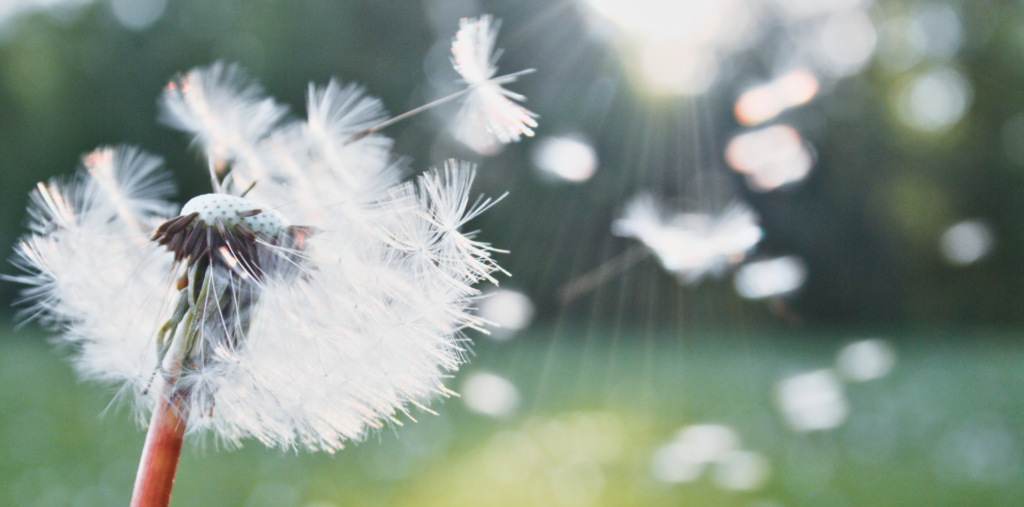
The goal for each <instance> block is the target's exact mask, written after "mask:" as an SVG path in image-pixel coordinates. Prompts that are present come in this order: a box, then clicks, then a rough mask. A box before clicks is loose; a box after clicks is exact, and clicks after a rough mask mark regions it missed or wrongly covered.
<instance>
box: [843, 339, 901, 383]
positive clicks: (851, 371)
mask: <svg viewBox="0 0 1024 507" xmlns="http://www.w3.org/2000/svg"><path fill="white" fill-rule="evenodd" d="M894 366H896V351H894V350H893V348H892V347H891V346H890V345H889V344H888V343H886V342H885V341H884V340H880V339H877V338H876V339H870V340H862V341H859V342H855V343H851V344H849V345H847V346H845V347H843V348H842V350H840V351H839V355H838V356H837V357H836V370H837V371H838V372H839V374H840V375H842V377H843V378H844V379H846V380H849V381H851V382H867V381H869V380H874V379H878V378H882V377H884V376H886V375H888V374H889V372H891V371H892V369H893V367H894Z"/></svg>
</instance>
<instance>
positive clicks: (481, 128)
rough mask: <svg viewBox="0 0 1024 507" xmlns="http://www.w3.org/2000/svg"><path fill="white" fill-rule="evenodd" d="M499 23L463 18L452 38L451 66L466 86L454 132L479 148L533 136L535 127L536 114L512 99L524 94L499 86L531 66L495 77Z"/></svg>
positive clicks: (498, 52) (519, 99)
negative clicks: (466, 89) (495, 44)
mask: <svg viewBox="0 0 1024 507" xmlns="http://www.w3.org/2000/svg"><path fill="white" fill-rule="evenodd" d="M500 25H501V23H500V22H498V21H495V20H494V18H492V17H491V16H489V15H485V16H481V17H479V18H463V19H461V20H459V31H458V32H457V33H456V34H455V38H454V39H453V40H452V65H453V66H454V67H455V70H456V72H458V73H459V75H461V76H462V79H463V80H465V82H466V84H467V85H469V95H468V96H467V97H466V100H465V103H464V104H463V106H462V110H461V112H460V113H459V117H458V119H457V120H456V130H455V135H456V137H457V138H458V139H459V140H460V141H462V142H463V143H465V144H466V145H468V146H470V147H471V148H474V149H476V150H478V151H484V150H486V149H487V147H489V146H492V145H495V144H497V143H501V144H507V143H510V142H514V141H518V140H519V139H520V137H522V136H527V137H532V136H533V129H534V128H536V127H537V121H536V120H534V118H536V116H537V115H535V114H534V113H532V112H530V111H529V110H527V109H526V108H524V107H522V106H520V105H519V104H516V103H515V102H513V101H512V99H514V100H517V101H520V102H521V101H524V100H526V97H524V96H522V95H520V94H518V93H514V92H511V91H509V90H506V89H505V88H503V87H502V85H504V84H507V83H511V82H513V81H515V80H516V79H518V77H519V76H521V75H523V74H525V73H528V72H532V69H530V70H526V71H521V72H516V73H513V74H508V75H505V76H499V77H494V75H495V74H496V73H497V72H498V67H497V60H498V57H499V56H501V51H500V50H499V51H497V52H495V50H494V42H495V40H496V39H497V37H498V28H499V26H500Z"/></svg>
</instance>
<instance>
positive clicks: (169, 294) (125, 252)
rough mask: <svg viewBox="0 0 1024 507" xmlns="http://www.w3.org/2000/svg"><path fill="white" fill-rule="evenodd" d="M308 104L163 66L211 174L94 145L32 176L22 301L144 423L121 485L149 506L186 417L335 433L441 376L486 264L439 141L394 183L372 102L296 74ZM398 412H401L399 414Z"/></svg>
mask: <svg viewBox="0 0 1024 507" xmlns="http://www.w3.org/2000/svg"><path fill="white" fill-rule="evenodd" d="M308 98H309V104H308V111H307V112H308V115H307V119H306V120H304V121H302V120H291V119H286V118H285V111H286V109H285V108H284V107H283V106H281V105H279V104H277V103H275V102H274V101H273V99H270V98H266V97H264V96H263V95H262V90H261V89H260V88H259V87H258V85H256V84H255V82H254V81H252V80H251V79H250V78H249V77H247V76H246V75H245V73H244V72H243V71H242V70H241V69H240V68H238V67H236V66H232V65H224V64H220V63H217V64H214V65H212V66H210V67H206V68H196V69H192V70H191V71H189V72H187V73H185V74H183V75H181V76H179V77H177V78H175V79H174V80H173V81H172V82H171V83H170V84H169V85H168V86H167V87H166V88H165V90H164V93H163V96H162V98H161V100H160V108H161V118H162V119H163V121H164V122H166V123H167V124H169V125H171V126H172V127H175V128H178V129H180V130H183V131H185V132H187V133H188V134H190V135H191V137H192V139H193V141H194V143H195V145H196V146H198V147H199V148H200V149H201V150H202V152H203V153H204V154H205V156H206V157H207V159H208V160H209V166H210V177H211V182H212V185H213V188H214V193H211V194H206V195H200V196H198V197H195V198H193V199H191V200H190V201H188V202H187V203H186V204H185V205H184V206H183V207H182V208H181V209H180V212H179V211H178V207H177V205H175V204H173V203H172V202H171V201H170V198H171V196H172V194H173V193H174V185H173V183H172V181H171V178H170V175H169V173H168V172H167V171H166V170H164V169H163V168H162V166H161V161H160V159H159V158H157V157H154V156H152V155H148V154H145V153H144V152H142V151H140V150H138V149H135V148H128V147H116V148H99V149H97V150H96V151H95V152H93V153H91V154H89V155H87V156H85V157H84V159H83V164H82V167H81V168H80V169H79V171H78V172H77V173H76V174H75V176H74V177H72V178H67V179H54V180H51V181H50V182H48V183H40V184H39V185H38V187H37V188H36V190H35V191H34V192H32V195H31V202H30V205H29V210H28V212H29V217H30V223H29V228H30V230H31V232H30V233H29V234H28V235H26V236H25V237H24V238H23V239H22V240H21V242H20V243H19V244H18V246H17V247H16V252H15V257H14V263H15V264H16V265H17V266H18V267H19V268H20V269H21V271H22V274H20V275H17V276H13V277H11V278H12V279H13V280H15V281H18V282H21V283H24V284H26V285H27V286H28V288H27V289H26V290H25V291H24V296H25V302H26V303H27V304H26V309H25V310H24V311H25V312H26V314H27V316H28V317H30V318H35V319H38V320H40V321H42V322H44V323H46V324H49V325H51V326H53V327H55V328H57V329H58V330H60V331H61V337H60V338H59V341H60V342H62V343H64V344H68V345H72V346H73V349H74V350H75V356H74V364H75V367H76V368H77V369H78V371H79V372H80V373H81V374H82V375H83V376H84V377H86V378H90V379H96V380H100V381H104V382H108V383H112V384H115V385H118V386H120V396H121V397H122V398H124V399H127V400H130V401H131V405H132V406H133V407H134V409H135V413H136V414H137V415H138V417H139V419H140V421H143V422H144V421H145V415H146V414H147V413H151V419H150V423H149V426H150V429H149V434H148V436H147V440H146V445H145V448H144V450H143V456H142V460H141V463H140V467H139V475H138V477H137V479H136V486H135V491H134V493H133V500H132V505H166V504H167V502H168V501H169V497H170V487H171V483H172V481H173V477H174V472H175V468H176V466H177V456H178V453H179V452H180V448H181V445H182V438H183V436H184V435H185V434H192V435H196V436H197V437H200V438H201V437H202V436H203V435H210V436H212V438H213V439H214V440H215V441H216V442H217V443H218V444H219V445H223V446H226V447H237V446H240V445H241V444H242V442H243V440H245V439H249V438H255V439H257V440H259V441H261V442H263V443H264V444H266V445H268V446H277V447H281V448H284V449H305V450H309V451H317V450H323V451H327V452H335V451H337V450H339V449H341V448H343V446H344V443H345V442H346V441H350V440H351V441H358V440H360V439H362V438H364V437H365V436H366V435H367V433H368V432H371V431H373V430H375V429H377V428H381V427H383V426H384V425H385V424H388V423H393V424H401V417H402V416H403V415H405V416H409V409H410V407H413V406H416V407H423V408H425V405H426V404H427V403H428V402H429V401H430V399H431V398H432V397H434V396H437V395H441V396H446V395H449V394H450V391H449V390H448V389H447V388H446V387H445V386H444V384H443V383H442V380H443V379H444V378H445V376H446V372H449V371H452V370H456V369H457V368H458V367H459V366H460V365H461V364H462V363H463V362H464V361H465V359H466V358H465V351H466V349H465V345H466V341H467V339H466V338H465V336H464V335H463V334H462V330H463V329H465V328H467V327H474V328H478V327H480V325H481V322H480V321H479V319H478V318H476V317H474V316H473V315H471V314H470V313H469V306H470V304H471V303H472V301H473V299H474V298H475V297H477V295H478V290H477V289H475V288H474V284H475V283H476V282H478V281H481V280H484V279H486V280H490V281H494V279H493V278H492V275H493V274H494V273H496V272H499V271H501V269H500V267H499V266H498V264H497V263H496V262H495V261H494V259H493V258H492V254H493V253H494V252H495V250H494V249H493V248H492V247H491V246H489V245H488V244H486V243H482V242H480V241H477V240H476V239H474V237H473V236H472V235H471V234H464V233H462V232H460V229H461V227H462V226H463V225H464V224H465V223H466V222H467V221H468V220H470V219H472V218H474V217H475V216H477V215H479V214H480V213H482V212H484V211H485V210H486V209H487V208H489V207H490V206H491V205H492V204H493V203H494V202H495V201H492V200H490V199H477V200H476V201H472V200H470V198H469V193H470V187H471V185H472V182H473V175H474V169H473V168H472V167H471V166H470V165H468V164H465V163H457V162H454V161H451V162H448V163H446V164H445V166H444V167H443V169H441V170H432V171H429V172H427V173H425V174H423V175H421V176H419V178H418V179H417V180H416V181H415V182H404V183H403V182H401V181H400V177H401V170H400V169H401V168H400V166H398V165H396V163H395V161H394V159H393V157H392V156H391V155H390V147H391V141H390V140H389V139H387V138H386V137H383V136H381V135H379V134H376V133H372V132H371V133H366V134H364V135H361V136H359V137H358V138H354V133H358V132H360V130H361V129H365V128H366V125H373V124H376V123H377V122H379V121H380V120H381V119H382V118H384V117H385V116H386V113H385V112H384V110H383V107H382V106H381V103H380V102H379V101H378V100H376V99H373V98H369V97H366V96H364V95H363V92H362V90H361V89H359V88H357V87H354V86H343V85H341V84H339V83H338V82H336V81H331V82H330V83H328V84H327V85H326V86H314V85H310V89H309V95H308ZM410 418H411V417H410Z"/></svg>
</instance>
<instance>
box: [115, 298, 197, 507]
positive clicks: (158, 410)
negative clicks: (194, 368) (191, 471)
mask: <svg viewBox="0 0 1024 507" xmlns="http://www.w3.org/2000/svg"><path fill="white" fill-rule="evenodd" d="M193 317H194V313H193V312H192V310H189V311H188V312H186V314H185V317H184V318H183V319H182V321H183V322H182V324H183V325H181V326H179V327H178V329H177V332H176V333H175V335H174V340H173V341H172V342H171V346H170V347H169V348H168V350H167V353H166V354H165V355H164V357H163V361H162V362H161V365H160V370H161V371H160V372H159V374H158V375H157V378H158V379H159V382H160V386H159V387H158V389H159V393H160V397H159V398H158V401H157V403H156V407H154V408H153V417H152V418H151V419H150V421H149V432H148V433H147V434H146V444H145V445H144V446H143V448H142V457H141V458H140V459H139V472H138V474H137V475H136V476H135V489H134V490H132V502H131V507H167V505H168V504H170V502H171V488H172V487H173V486H174V474H175V472H176V471H177V470H178V457H179V456H180V455H181V444H182V440H183V438H184V436H185V426H186V424H187V423H188V416H187V415H186V412H185V408H186V407H185V393H183V392H181V391H180V390H178V389H177V381H178V377H179V376H180V375H181V364H182V361H183V359H184V356H185V346H186V339H185V338H186V335H187V334H188V332H189V328H190V327H191V324H192V319H193Z"/></svg>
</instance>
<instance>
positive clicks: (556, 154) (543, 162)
mask: <svg viewBox="0 0 1024 507" xmlns="http://www.w3.org/2000/svg"><path fill="white" fill-rule="evenodd" d="M531 156H532V159H533V164H534V165H535V166H537V168H538V169H540V170H541V171H542V173H543V174H544V175H546V176H550V177H553V178H554V179H557V180H561V181H568V182H572V183H581V182H584V181H587V180H589V179H590V177H591V176H593V175H594V172H595V171H597V166H598V158H597V152H596V151H594V148H593V147H592V146H591V145H590V144H589V143H587V142H586V141H584V140H583V138H582V137H580V136H571V135H570V136H563V137H545V138H543V139H540V140H539V141H538V142H537V143H535V144H534V145H533V151H532V153H531Z"/></svg>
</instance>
